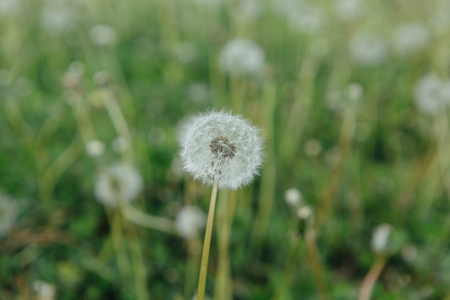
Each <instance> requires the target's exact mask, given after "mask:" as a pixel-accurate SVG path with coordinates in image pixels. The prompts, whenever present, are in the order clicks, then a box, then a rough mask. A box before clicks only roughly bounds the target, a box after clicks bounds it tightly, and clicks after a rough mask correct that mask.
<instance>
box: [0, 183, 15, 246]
mask: <svg viewBox="0 0 450 300" xmlns="http://www.w3.org/2000/svg"><path fill="white" fill-rule="evenodd" d="M17 214H18V205H17V201H16V200H15V199H13V198H12V197H10V196H8V195H6V194H3V193H2V192H0V237H2V236H5V235H7V234H8V232H9V231H10V230H11V228H12V227H13V225H14V222H15V221H16V218H17Z"/></svg>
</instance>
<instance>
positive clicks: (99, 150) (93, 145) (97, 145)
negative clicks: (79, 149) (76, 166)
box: [86, 140, 105, 157]
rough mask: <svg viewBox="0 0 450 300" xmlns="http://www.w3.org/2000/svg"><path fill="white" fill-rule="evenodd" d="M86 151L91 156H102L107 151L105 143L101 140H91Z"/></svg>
mask: <svg viewBox="0 0 450 300" xmlns="http://www.w3.org/2000/svg"><path fill="white" fill-rule="evenodd" d="M86 152H87V154H89V155H90V156H93V157H95V156H101V155H102V154H103V153H105V144H103V143H102V142H101V141H99V140H91V141H89V142H88V143H87V144H86Z"/></svg>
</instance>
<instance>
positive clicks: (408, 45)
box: [392, 22, 431, 56]
mask: <svg viewBox="0 0 450 300" xmlns="http://www.w3.org/2000/svg"><path fill="white" fill-rule="evenodd" d="M430 40H431V39H430V34H429V32H428V29H427V28H426V27H425V26H423V25H422V24H420V23H418V22H411V23H405V24H402V25H400V26H398V27H397V28H396V29H395V30H394V33H393V37H392V42H393V44H394V50H395V52H396V54H397V55H399V56H408V55H411V54H414V53H416V52H418V51H420V50H422V49H424V48H425V47H426V46H428V44H429V43H430Z"/></svg>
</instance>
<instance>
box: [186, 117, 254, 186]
mask: <svg viewBox="0 0 450 300" xmlns="http://www.w3.org/2000/svg"><path fill="white" fill-rule="evenodd" d="M180 143H181V148H182V149H181V158H182V160H183V163H184V169H185V170H186V171H188V172H189V173H190V174H192V175H193V176H194V178H195V179H199V180H201V181H202V182H203V183H205V184H212V183H213V182H214V181H217V183H218V186H219V188H229V189H233V190H235V189H238V188H240V187H242V186H245V185H248V184H249V183H250V182H251V181H252V180H253V178H254V177H255V175H256V174H258V169H259V167H260V166H261V164H262V159H263V153H262V148H263V140H262V138H261V137H259V136H258V129H257V128H256V127H254V126H252V125H251V124H250V123H249V122H248V121H247V120H245V119H244V118H242V117H240V116H233V115H231V113H227V112H223V111H221V112H213V111H212V112H207V113H204V114H201V115H200V116H198V117H196V118H194V119H193V120H192V121H191V122H190V123H188V124H187V125H186V126H185V130H184V132H183V133H182V135H181V139H180Z"/></svg>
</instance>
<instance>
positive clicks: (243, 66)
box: [219, 38, 265, 76]
mask: <svg viewBox="0 0 450 300" xmlns="http://www.w3.org/2000/svg"><path fill="white" fill-rule="evenodd" d="M264 65H265V55H264V51H263V49H262V48H261V47H260V46H258V45H257V44H256V43H254V42H252V41H250V40H246V39H240V38H239V39H234V40H231V41H229V42H228V43H227V44H226V45H225V46H224V47H223V49H222V51H221V52H220V56H219V67H220V69H221V70H222V72H224V73H227V74H231V75H254V76H258V75H261V74H262V71H263V69H264Z"/></svg>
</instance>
